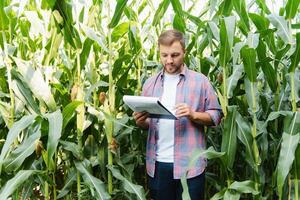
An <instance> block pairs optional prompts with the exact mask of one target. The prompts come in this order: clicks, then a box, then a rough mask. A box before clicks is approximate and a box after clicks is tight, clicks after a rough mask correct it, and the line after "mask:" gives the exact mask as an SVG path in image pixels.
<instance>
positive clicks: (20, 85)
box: [11, 69, 40, 114]
mask: <svg viewBox="0 0 300 200" xmlns="http://www.w3.org/2000/svg"><path fill="white" fill-rule="evenodd" d="M11 74H12V78H13V79H15V82H13V90H14V92H15V93H16V95H17V96H18V97H19V98H20V99H21V101H23V102H24V103H25V104H26V103H27V104H26V105H28V106H29V107H30V108H31V109H32V110H33V111H34V112H35V113H37V114H40V109H39V107H38V105H37V103H36V101H35V100H34V98H33V94H32V92H31V90H30V88H29V86H28V84H27V83H26V82H25V80H23V78H22V76H21V75H20V74H19V73H18V72H17V71H16V70H15V69H12V70H11ZM14 83H16V84H14ZM15 85H16V87H15Z"/></svg>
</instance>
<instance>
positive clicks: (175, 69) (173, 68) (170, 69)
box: [164, 63, 183, 74]
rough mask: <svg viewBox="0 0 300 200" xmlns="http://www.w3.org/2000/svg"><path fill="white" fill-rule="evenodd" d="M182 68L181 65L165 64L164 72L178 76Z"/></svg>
mask: <svg viewBox="0 0 300 200" xmlns="http://www.w3.org/2000/svg"><path fill="white" fill-rule="evenodd" d="M182 68H183V64H182V63H181V64H177V65H176V64H165V65H164V70H165V72H167V73H168V74H179V73H180V72H181V70H182Z"/></svg>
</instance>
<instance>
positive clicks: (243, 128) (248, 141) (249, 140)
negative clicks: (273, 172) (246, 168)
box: [235, 113, 256, 170]
mask: <svg viewBox="0 0 300 200" xmlns="http://www.w3.org/2000/svg"><path fill="white" fill-rule="evenodd" d="M235 122H236V126H237V136H238V138H239V140H240V141H241V142H242V143H243V144H244V145H245V148H246V158H247V159H246V160H247V162H248V163H249V164H250V166H251V167H252V169H254V170H256V163H255V159H254V155H253V150H252V147H253V146H252V145H253V137H252V133H251V126H250V124H249V123H248V122H247V121H246V120H245V119H243V117H242V116H241V115H240V113H237V115H236V119H235Z"/></svg>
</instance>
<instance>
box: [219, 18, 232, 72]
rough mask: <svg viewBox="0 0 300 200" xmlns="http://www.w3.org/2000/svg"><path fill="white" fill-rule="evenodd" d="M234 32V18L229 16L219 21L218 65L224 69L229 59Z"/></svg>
mask: <svg viewBox="0 0 300 200" xmlns="http://www.w3.org/2000/svg"><path fill="white" fill-rule="evenodd" d="M234 32H235V17H234V16H229V17H225V18H224V19H222V20H221V28H220V64H221V66H222V67H225V66H226V64H227V63H228V61H229V60H230V58H231V49H232V46H233V38H234Z"/></svg>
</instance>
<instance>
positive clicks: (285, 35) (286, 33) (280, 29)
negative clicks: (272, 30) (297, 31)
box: [267, 14, 292, 44]
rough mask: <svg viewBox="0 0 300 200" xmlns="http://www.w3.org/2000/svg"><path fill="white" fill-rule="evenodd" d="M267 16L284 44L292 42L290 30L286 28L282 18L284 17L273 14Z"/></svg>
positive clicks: (286, 25) (286, 24)
mask: <svg viewBox="0 0 300 200" xmlns="http://www.w3.org/2000/svg"><path fill="white" fill-rule="evenodd" d="M267 18H268V19H269V21H270V22H271V23H272V24H273V26H275V27H276V29H277V31H276V33H277V34H278V36H279V37H280V38H281V39H282V40H283V41H284V42H285V43H286V44H292V34H291V30H290V29H289V28H288V23H287V21H286V20H285V19H284V17H282V16H279V15H275V14H270V15H268V16H267Z"/></svg>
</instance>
